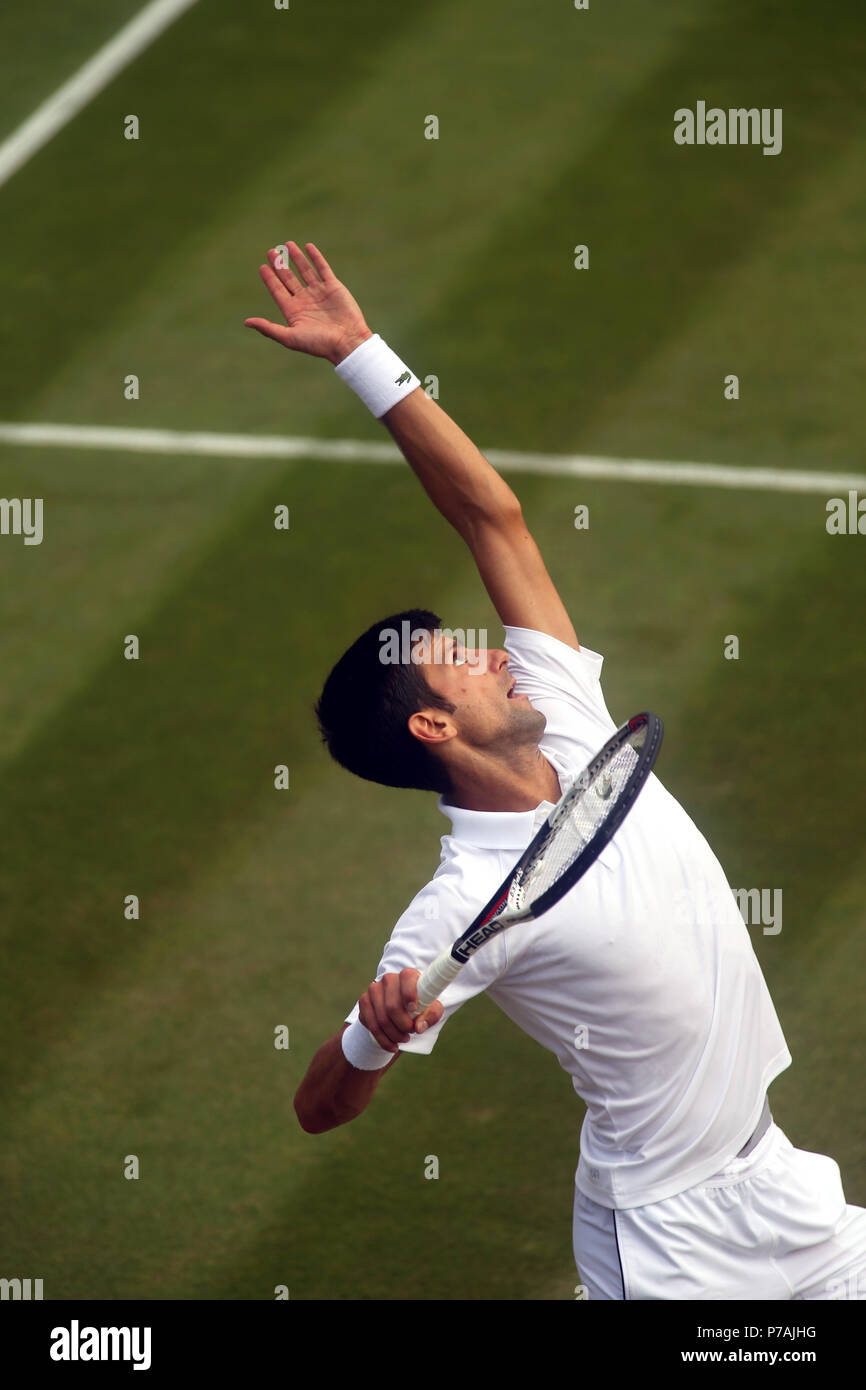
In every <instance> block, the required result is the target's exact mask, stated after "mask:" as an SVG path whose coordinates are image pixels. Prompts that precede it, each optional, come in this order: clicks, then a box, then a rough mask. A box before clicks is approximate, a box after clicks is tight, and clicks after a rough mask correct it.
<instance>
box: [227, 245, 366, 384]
mask: <svg viewBox="0 0 866 1390" xmlns="http://www.w3.org/2000/svg"><path fill="white" fill-rule="evenodd" d="M305 249H306V253H307V255H306V256H304V254H303V253H302V251H301V248H300V247H299V246H298V244H297V242H295V241H287V242H286V244H285V248H279V249H275V250H271V251H269V252H268V261H269V262H270V264H269V265H261V266H259V274H260V275H261V277H262V280H263V281H264V282H265V285H266V286H267V288H268V290H269V291H270V294H271V297H272V299H273V301H274V303H275V304H276V306H277V308H278V309H279V310H280V311H281V313H282V315H283V317H284V318H285V321H286V322H285V324H281V323H271V321H270V320H269V319H257V318H253V319H245V320H244V324H245V327H247V328H255V329H256V330H257V331H258V332H259V333H262V334H263V335H264V336H265V337H266V338H273V339H274V341H275V342H277V343H282V344H283V346H284V347H287V348H293V349H294V351H296V352H306V353H309V355H310V356H311V357H327V358H328V360H329V361H330V362H333V363H334V364H336V363H337V362H340V361H342V359H343V358H344V357H347V356H348V354H349V353H350V352H352V351H353V350H354V349H355V348H356V347H358V345H359V344H360V343H362V342H363V341H364V340H365V338H369V337H371V333H370V330H369V328H368V327H367V324H366V322H365V320H364V315H363V314H362V313H361V310H360V307H359V306H358V304H357V302H356V301H355V299H354V298H353V297H352V295H351V294H350V293H349V291H348V290H347V289H346V286H345V285H344V284H342V283H341V282H340V281H339V280H338V279H337V277H336V275H335V274H334V272H333V270H332V269H331V267H330V266H329V265H328V262H327V261H326V260H325V257H324V256H323V255H322V253H321V251H319V249H318V248H317V247H316V246H314V245H313V243H312V242H311V241H308V242H307V243H306V247H305ZM286 251H288V253H289V255H288V257H287V256H286ZM307 257H309V260H308V259H307Z"/></svg>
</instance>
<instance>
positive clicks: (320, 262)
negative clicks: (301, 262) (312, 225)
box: [304, 241, 337, 282]
mask: <svg viewBox="0 0 866 1390" xmlns="http://www.w3.org/2000/svg"><path fill="white" fill-rule="evenodd" d="M304 250H305V251H306V253H307V255H308V256H309V258H310V260H311V261H312V262H313V265H314V266H315V267H316V270H317V271H318V272H319V274H320V275H321V277H322V279H323V281H325V282H327V281H329V280H330V281H333V280H336V278H337V277H336V275H335V274H334V272H333V270H332V269H331V267H330V266H329V265H328V262H327V261H326V260H325V258H324V256H323V255H322V253H321V251H320V250H319V248H318V246H314V245H313V243H312V242H311V241H308V242H307V244H306V246H305V247H304Z"/></svg>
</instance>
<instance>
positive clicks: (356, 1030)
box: [342, 1018, 396, 1071]
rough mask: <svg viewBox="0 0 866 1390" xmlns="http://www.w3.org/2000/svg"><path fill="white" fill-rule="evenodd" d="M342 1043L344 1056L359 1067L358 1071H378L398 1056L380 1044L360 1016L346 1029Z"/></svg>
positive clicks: (354, 1065)
mask: <svg viewBox="0 0 866 1390" xmlns="http://www.w3.org/2000/svg"><path fill="white" fill-rule="evenodd" d="M342 1044H343V1056H344V1057H345V1059H346V1061H347V1062H351V1064H352V1066H353V1067H357V1069H358V1071H378V1070H379V1068H380V1067H386V1066H387V1065H388V1063H389V1062H390V1061H392V1059H393V1058H394V1057H395V1056H396V1053H394V1052H386V1051H385V1049H384V1048H383V1047H380V1046H379V1044H378V1043H377V1042H376V1039H375V1038H374V1037H373V1034H372V1033H371V1032H370V1030H369V1029H368V1028H365V1027H364V1025H363V1023H362V1022H361V1020H360V1019H359V1018H356V1019H355V1022H354V1023H350V1024H349V1026H348V1028H346V1029H345V1031H344V1033H343V1037H342Z"/></svg>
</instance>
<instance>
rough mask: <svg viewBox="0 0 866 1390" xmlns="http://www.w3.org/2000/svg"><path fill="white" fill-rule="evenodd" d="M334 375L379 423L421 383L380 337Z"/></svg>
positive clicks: (357, 350) (368, 342)
mask: <svg viewBox="0 0 866 1390" xmlns="http://www.w3.org/2000/svg"><path fill="white" fill-rule="evenodd" d="M334 371H335V372H336V373H337V376H338V377H340V378H341V380H343V381H345V382H346V385H347V386H351V388H352V390H353V391H354V392H355V393H356V394H357V395H359V396H360V397H361V400H362V401H363V402H364V404H365V406H366V407H367V409H368V410H370V411H372V413H373V414H374V415H375V417H376V419H377V420H380V419H381V418H382V416H383V415H384V414H385V413H386V412H387V411H389V410H390V409H391V407H392V406H395V405H397V403H398V401H402V400H403V399H404V397H405V396H408V395H409V392H410V391H414V390H415V387H416V386H420V385H421V382H420V381H419V380H418V377H417V376H415V374H414V372H411V371H410V370H409V368H408V367H407V366H406V363H405V362H401V360H400V358H399V357H398V356H397V354H396V352H392V351H391V349H390V348H389V346H388V344H387V343H385V342H383V341H382V339H381V338H380V337H379V334H378V333H374V334H373V336H372V338H366V339H365V340H364V342H363V343H361V345H360V347H356V348H355V350H354V352H350V353H349V356H348V357H344V358H343V360H342V362H338V363H337V365H336V367H335V368H334Z"/></svg>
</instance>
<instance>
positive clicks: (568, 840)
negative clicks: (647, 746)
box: [509, 740, 642, 909]
mask: <svg viewBox="0 0 866 1390" xmlns="http://www.w3.org/2000/svg"><path fill="white" fill-rule="evenodd" d="M641 742H642V740H641ZM637 763H638V754H637V752H636V751H635V749H634V748H633V747H632V745H631V743H625V744H623V745H622V746H621V747H620V748H618V749H617V751H616V752H615V753H614V755H613V757H612V758H611V759H610V761H609V762H606V763H605V764H604V766H603V767H601V768H600V769H599V770H598V771H597V772H596V773H595V775H594V776H593V778H592V779H591V781H590V782H589V784H588V785H587V786H584V787H580V786H575V788H573V799H571V797H570V798H569V800H568V801H567V802H566V803H565V804H564V805H563V807H562V814H561V816H560V817H558V818H557V821H556V824H555V825H554V826H552V827H551V830H550V833H549V835H548V836H547V838H546V839H545V840H544V841H543V842H542V844H541V845H539V847H538V850H537V852H536V854H535V856H534V858H533V859H532V860H531V862H530V863H529V864H528V865H527V866H526V867H525V869H524V870H523V873H522V874H521V876H520V879H519V880H518V882H517V883H515V884H514V885H513V886H512V892H511V894H510V895H509V898H510V901H509V906H510V907H513V908H518V909H522V908H524V907H528V906H530V905H531V904H532V903H533V902H535V901H536V899H538V898H540V897H541V896H542V894H543V893H546V892H547V891H548V889H549V888H552V887H553V885H554V884H555V883H556V882H557V881H558V880H559V879H560V878H561V877H562V875H563V874H564V873H566V872H567V870H568V869H569V868H570V867H571V865H572V864H573V863H574V861H575V859H577V857H578V855H580V854H582V853H583V851H584V850H585V849H586V847H587V845H588V844H589V843H590V841H591V840H592V839H593V838H594V837H595V835H597V833H598V831H599V830H600V829H601V828H602V826H603V825H604V823H605V821H606V820H607V819H608V818H609V816H610V814H611V812H612V811H613V809H614V807H615V806H616V805H617V803H618V802H619V799H620V796H621V795H622V793H623V791H624V789H625V787H626V784H627V783H628V780H629V778H630V776H631V774H632V772H633V771H634V769H635V767H636V765H637Z"/></svg>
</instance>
